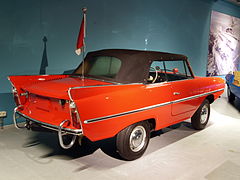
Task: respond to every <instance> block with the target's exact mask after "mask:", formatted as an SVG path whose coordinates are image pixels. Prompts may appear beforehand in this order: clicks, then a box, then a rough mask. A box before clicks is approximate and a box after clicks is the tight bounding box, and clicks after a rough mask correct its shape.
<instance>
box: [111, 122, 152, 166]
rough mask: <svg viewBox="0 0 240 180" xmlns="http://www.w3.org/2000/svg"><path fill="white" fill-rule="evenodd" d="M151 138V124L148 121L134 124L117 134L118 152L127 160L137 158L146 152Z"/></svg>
mask: <svg viewBox="0 0 240 180" xmlns="http://www.w3.org/2000/svg"><path fill="white" fill-rule="evenodd" d="M138 139H139V140H138ZM149 139H150V126H149V123H148V122H145V121H142V122H138V123H136V124H132V125H130V126H128V127H126V128H125V129H123V130H122V131H120V132H119V133H118V134H117V138H116V148H117V152H118V154H119V155H120V156H121V157H122V158H123V159H125V160H129V161H131V160H135V159H137V158H139V157H141V156H142V155H143V154H144V152H145V150H146V149H147V146H148V143H149ZM134 144H135V145H134Z"/></svg>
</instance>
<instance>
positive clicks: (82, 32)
mask: <svg viewBox="0 0 240 180" xmlns="http://www.w3.org/2000/svg"><path fill="white" fill-rule="evenodd" d="M82 11H83V18H82V23H81V26H80V30H79V34H78V39H77V45H76V50H75V52H76V54H77V55H80V54H81V52H82V51H84V49H85V42H84V40H85V37H86V12H87V8H83V9H82Z"/></svg>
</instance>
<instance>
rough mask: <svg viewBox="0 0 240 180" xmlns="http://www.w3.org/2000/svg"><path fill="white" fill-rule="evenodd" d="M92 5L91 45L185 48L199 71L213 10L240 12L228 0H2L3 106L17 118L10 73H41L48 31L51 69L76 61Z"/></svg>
mask: <svg viewBox="0 0 240 180" xmlns="http://www.w3.org/2000/svg"><path fill="white" fill-rule="evenodd" d="M82 7H87V8H88V12H87V39H86V44H87V51H92V50H97V49H103V48H131V49H146V50H157V51H167V52H173V53H182V54H185V55H187V56H188V57H189V59H190V63H191V64H192V67H193V70H194V72H195V74H196V75H200V76H205V73H206V64H207V48H208V33H209V25H210V16H211V11H212V10H217V11H220V12H223V13H227V14H230V15H233V16H236V17H240V8H239V7H237V6H234V5H232V4H229V3H227V2H225V1H223V0H218V1H216V0H181V1H179V0H168V1H166V0H149V1H144V0H121V1H119V0H101V1H98V0H72V1H65V0H51V1H49V0H35V1H31V0H22V1H18V0H8V1H1V2H0V24H1V28H0V61H1V64H0V72H1V74H0V111H1V110H7V111H8V117H7V119H6V120H5V124H11V123H12V116H11V113H12V112H11V111H12V109H13V107H14V105H13V100H12V97H11V95H10V91H11V86H10V83H9V82H8V81H7V76H8V75H21V74H38V73H39V70H40V65H41V59H42V53H43V41H42V38H43V36H46V37H47V39H48V41H47V54H48V64H49V66H48V67H47V74H53V73H55V74H56V73H58V74H59V73H62V72H63V71H65V70H69V69H72V68H74V67H76V66H77V65H78V64H79V63H80V61H81V57H78V56H76V55H75V54H74V49H75V43H76V38H77V34H78V30H79V25H80V22H81V18H82V12H81V8H82Z"/></svg>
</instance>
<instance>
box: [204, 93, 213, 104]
mask: <svg viewBox="0 0 240 180" xmlns="http://www.w3.org/2000/svg"><path fill="white" fill-rule="evenodd" d="M206 99H207V100H208V101H209V103H210V104H212V103H213V101H214V95H213V94H210V95H208V96H207V97H206Z"/></svg>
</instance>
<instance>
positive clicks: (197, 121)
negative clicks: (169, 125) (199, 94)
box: [191, 99, 210, 130]
mask: <svg viewBox="0 0 240 180" xmlns="http://www.w3.org/2000/svg"><path fill="white" fill-rule="evenodd" d="M209 115H210V104H209V101H208V100H207V99H205V100H204V101H203V103H202V104H201V106H200V107H199V108H198V110H197V111H196V112H195V113H194V115H193V116H192V118H191V124H192V127H193V128H194V129H197V130H202V129H204V128H205V127H206V125H207V123H208V120H209Z"/></svg>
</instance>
